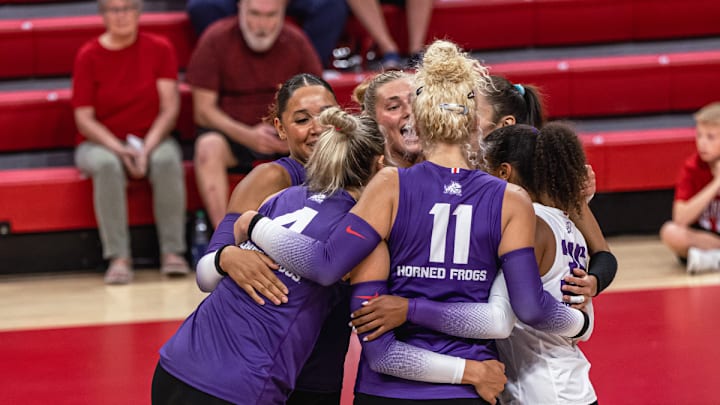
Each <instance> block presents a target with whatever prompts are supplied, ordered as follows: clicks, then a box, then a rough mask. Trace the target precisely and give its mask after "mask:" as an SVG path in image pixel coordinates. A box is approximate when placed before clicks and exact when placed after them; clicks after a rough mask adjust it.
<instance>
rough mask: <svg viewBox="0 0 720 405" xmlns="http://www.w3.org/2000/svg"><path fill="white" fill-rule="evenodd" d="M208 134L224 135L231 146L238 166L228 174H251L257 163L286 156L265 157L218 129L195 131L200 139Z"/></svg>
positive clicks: (200, 128)
mask: <svg viewBox="0 0 720 405" xmlns="http://www.w3.org/2000/svg"><path fill="white" fill-rule="evenodd" d="M208 132H217V133H218V134H220V135H222V136H223V138H225V141H226V142H227V143H228V146H230V153H232V155H233V156H235V159H237V161H238V165H237V166H235V167H231V168H229V169H228V172H230V173H250V170H252V169H253V167H255V163H257V162H258V161H271V160H275V159H279V158H281V157H283V156H286V155H280V154H275V155H265V154H262V153H257V152H255V151H253V150H252V149H250V148H248V147H246V146H245V145H242V144H239V143H237V142H235V141H233V140H232V139H230V137H229V136H227V135H225V134H224V133H222V132H220V131H218V130H216V129H208V128H203V127H197V128H196V129H195V137H196V138H199V137H200V135H202V134H205V133H208Z"/></svg>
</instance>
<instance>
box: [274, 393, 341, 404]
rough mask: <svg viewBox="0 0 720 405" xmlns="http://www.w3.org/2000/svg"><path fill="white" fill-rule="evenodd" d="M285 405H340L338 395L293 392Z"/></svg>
mask: <svg viewBox="0 0 720 405" xmlns="http://www.w3.org/2000/svg"><path fill="white" fill-rule="evenodd" d="M285 405H340V393H339V392H310V391H293V393H292V394H290V398H288V400H287V402H286V403H285Z"/></svg>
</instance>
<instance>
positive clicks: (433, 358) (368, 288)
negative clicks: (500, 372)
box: [350, 280, 465, 384]
mask: <svg viewBox="0 0 720 405" xmlns="http://www.w3.org/2000/svg"><path fill="white" fill-rule="evenodd" d="M387 291H388V288H387V281H386V280H377V281H368V282H364V283H358V284H353V286H352V295H351V300H350V311H351V312H354V311H357V310H358V309H360V308H361V307H362V303H363V302H365V301H367V300H369V299H372V298H374V297H377V296H379V295H382V294H387ZM368 334H370V332H367V333H364V334H362V335H358V337H359V338H360V344H361V345H362V357H363V358H364V359H365V360H367V362H368V365H369V366H370V369H372V370H373V371H375V372H376V373H381V374H387V375H392V376H395V377H399V378H404V379H406V380H415V381H425V382H431V383H444V384H460V383H461V381H462V377H463V374H464V371H465V359H461V358H459V357H453V356H447V355H444V354H438V353H434V352H431V351H429V350H425V349H421V348H419V347H416V346H412V345H409V344H407V343H404V342H400V341H398V340H396V339H395V334H394V333H393V332H392V331H391V332H387V333H384V334H382V335H381V336H380V337H378V338H377V339H375V340H373V341H371V342H366V341H365V340H364V338H365V337H366V336H367V335H368Z"/></svg>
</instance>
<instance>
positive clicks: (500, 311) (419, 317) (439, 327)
mask: <svg viewBox="0 0 720 405" xmlns="http://www.w3.org/2000/svg"><path fill="white" fill-rule="evenodd" d="M408 321H410V322H412V323H414V324H416V325H420V326H424V327H426V328H429V329H432V330H436V331H438V332H442V333H445V334H448V335H451V336H457V337H463V338H471V339H504V338H506V337H508V336H510V332H512V329H513V327H514V326H515V322H516V321H517V318H516V317H515V313H514V312H513V310H512V306H511V305H510V297H509V295H508V290H507V285H506V284H505V277H504V276H503V275H502V273H498V276H497V277H496V278H495V281H494V282H493V285H492V288H491V289H490V294H489V297H488V302H487V303H476V302H473V303H469V302H455V303H446V302H436V301H430V300H424V299H412V300H411V301H410V311H409V312H408Z"/></svg>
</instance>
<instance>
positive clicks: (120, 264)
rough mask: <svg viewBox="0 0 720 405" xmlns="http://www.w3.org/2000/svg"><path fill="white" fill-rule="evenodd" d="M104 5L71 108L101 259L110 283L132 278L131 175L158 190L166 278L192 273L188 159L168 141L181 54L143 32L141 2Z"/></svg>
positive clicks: (83, 52) (83, 54)
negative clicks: (184, 165) (128, 193)
mask: <svg viewBox="0 0 720 405" xmlns="http://www.w3.org/2000/svg"><path fill="white" fill-rule="evenodd" d="M98 6H99V10H100V14H101V15H102V17H103V21H104V23H105V33H103V34H102V35H100V36H99V37H98V38H95V39H93V40H91V41H89V42H88V43H86V44H85V45H84V46H83V47H82V48H81V49H80V51H79V52H78V54H77V57H76V59H75V67H74V70H73V98H72V102H73V107H74V109H75V110H74V113H75V122H76V124H77V127H78V130H79V134H78V144H79V146H78V148H77V150H76V152H75V162H76V164H77V166H78V167H79V168H80V170H82V171H83V172H84V173H87V174H88V175H90V176H91V177H92V179H93V191H94V203H95V216H96V218H97V222H98V225H99V229H100V239H101V241H102V245H103V257H105V258H106V259H109V261H110V263H109V267H108V269H107V272H106V273H105V282H106V283H108V284H126V283H129V282H130V281H131V280H132V277H133V271H132V261H131V257H132V256H131V254H130V238H129V232H128V215H127V211H128V210H127V200H126V192H125V187H126V183H127V176H126V175H129V176H130V177H131V178H133V179H141V178H146V177H147V178H148V179H149V180H150V184H151V185H152V189H153V204H154V212H155V220H156V222H157V228H158V237H159V239H160V250H161V252H162V257H161V267H160V271H161V272H162V273H163V274H187V273H189V271H190V270H189V267H188V264H187V262H186V261H185V259H184V258H183V254H184V253H185V249H186V246H185V181H184V177H183V168H182V153H181V150H180V146H179V145H178V142H177V141H176V140H175V139H173V138H172V136H171V135H170V134H171V131H172V130H173V129H174V128H175V122H176V119H177V116H178V111H179V94H178V87H177V72H178V64H177V61H176V57H175V50H174V49H173V47H172V45H171V44H170V43H169V42H168V41H167V40H165V39H164V38H161V37H157V36H154V35H150V34H146V33H140V32H138V21H139V19H140V11H141V8H142V0H99V2H98ZM135 137H136V138H135ZM133 139H134V140H135V142H133Z"/></svg>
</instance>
